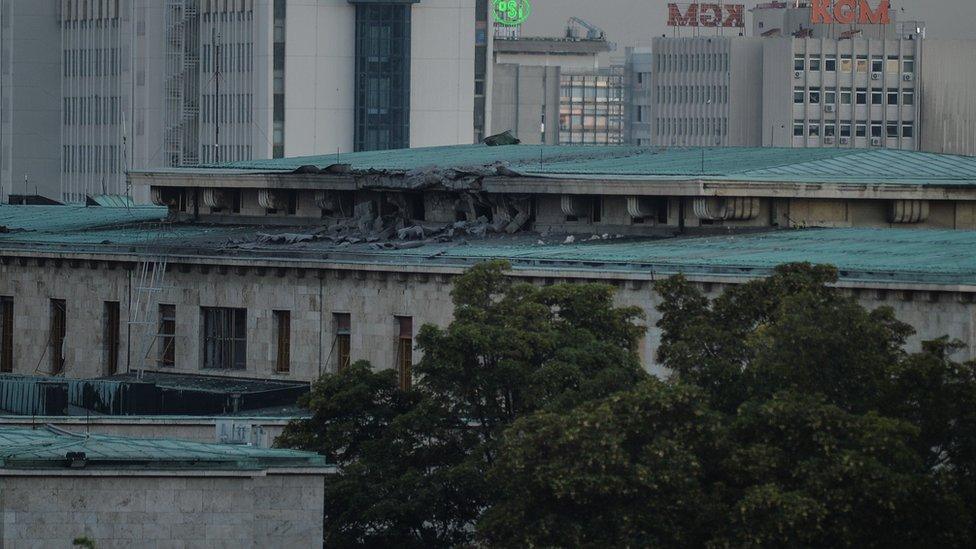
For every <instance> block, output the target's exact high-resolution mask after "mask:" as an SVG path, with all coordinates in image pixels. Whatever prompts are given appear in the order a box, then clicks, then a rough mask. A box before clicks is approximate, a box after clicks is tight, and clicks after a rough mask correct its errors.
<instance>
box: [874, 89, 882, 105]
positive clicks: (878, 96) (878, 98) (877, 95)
mask: <svg viewBox="0 0 976 549" xmlns="http://www.w3.org/2000/svg"><path fill="white" fill-rule="evenodd" d="M871 104H872V105H883V104H884V92H882V91H881V90H871Z"/></svg>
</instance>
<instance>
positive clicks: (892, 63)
mask: <svg viewBox="0 0 976 549" xmlns="http://www.w3.org/2000/svg"><path fill="white" fill-rule="evenodd" d="M885 72H886V73H888V74H895V73H897V72H898V56H897V55H889V56H888V60H887V61H886V62H885Z"/></svg>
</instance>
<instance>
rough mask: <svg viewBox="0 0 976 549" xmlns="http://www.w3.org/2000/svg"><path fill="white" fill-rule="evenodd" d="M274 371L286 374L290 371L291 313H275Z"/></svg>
mask: <svg viewBox="0 0 976 549" xmlns="http://www.w3.org/2000/svg"><path fill="white" fill-rule="evenodd" d="M274 321H275V343H276V345H277V347H276V351H277V353H276V360H275V371H276V372H278V373H279V374H287V373H288V372H290V371H291V312H290V311H275V312H274Z"/></svg>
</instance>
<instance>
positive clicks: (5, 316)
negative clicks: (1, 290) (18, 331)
mask: <svg viewBox="0 0 976 549" xmlns="http://www.w3.org/2000/svg"><path fill="white" fill-rule="evenodd" d="M13 371H14V298H12V297H7V296H0V372H13Z"/></svg>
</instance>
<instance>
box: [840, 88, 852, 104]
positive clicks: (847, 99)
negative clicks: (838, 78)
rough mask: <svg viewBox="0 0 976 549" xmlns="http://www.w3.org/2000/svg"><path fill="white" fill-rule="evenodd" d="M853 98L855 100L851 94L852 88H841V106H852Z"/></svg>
mask: <svg viewBox="0 0 976 549" xmlns="http://www.w3.org/2000/svg"><path fill="white" fill-rule="evenodd" d="M852 98H853V94H852V93H851V89H850V88H841V89H840V104H841V105H850V104H851V100H852Z"/></svg>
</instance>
